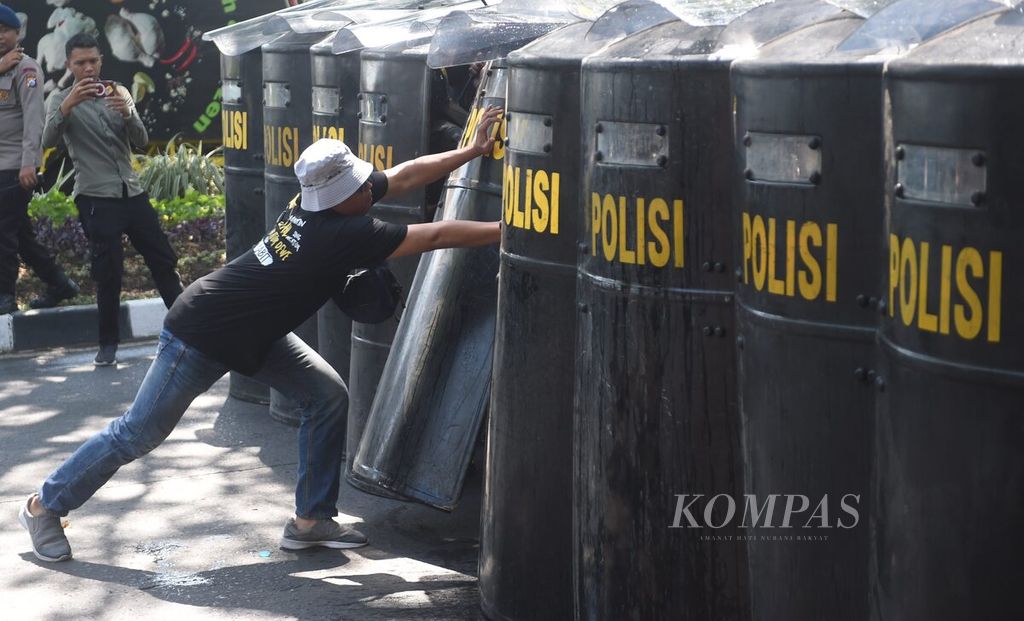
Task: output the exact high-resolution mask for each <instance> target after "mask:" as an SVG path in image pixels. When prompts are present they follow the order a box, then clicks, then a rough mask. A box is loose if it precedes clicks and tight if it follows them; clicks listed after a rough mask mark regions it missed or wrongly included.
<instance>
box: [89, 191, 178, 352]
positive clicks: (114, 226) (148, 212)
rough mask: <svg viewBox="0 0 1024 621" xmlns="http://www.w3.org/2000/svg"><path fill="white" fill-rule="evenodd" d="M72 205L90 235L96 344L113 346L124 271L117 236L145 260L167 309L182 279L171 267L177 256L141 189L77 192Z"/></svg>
mask: <svg viewBox="0 0 1024 621" xmlns="http://www.w3.org/2000/svg"><path fill="white" fill-rule="evenodd" d="M75 205H76V206H77V207H78V218H79V220H80V221H81V223H82V228H83V229H84V230H85V235H86V237H88V238H89V254H90V258H91V259H92V268H91V272H90V273H91V275H92V279H93V281H95V282H96V306H97V309H98V310H99V316H100V326H99V331H100V345H116V344H117V343H118V341H119V340H120V339H119V336H118V311H119V308H120V305H121V278H122V276H123V275H124V249H123V247H122V246H121V235H122V234H126V235H128V240H129V241H130V242H131V243H132V246H134V247H135V249H136V250H138V251H139V254H141V255H142V258H143V259H144V260H145V261H146V265H147V266H148V267H149V271H150V273H152V274H153V280H154V282H155V283H156V288H157V291H159V292H160V297H161V298H163V300H164V304H165V305H166V306H167V308H170V307H171V304H173V303H174V300H175V299H177V297H178V294H179V293H181V279H180V278H179V277H178V272H177V271H176V270H175V268H176V266H177V264H178V256H177V255H176V254H175V253H174V249H173V248H171V244H170V242H168V241H167V236H166V235H164V232H163V231H162V230H161V229H160V221H159V219H158V218H157V214H156V211H155V210H154V209H153V206H152V205H151V204H150V203H149V195H148V194H146V193H145V192H143V193H142V194H139V195H138V196H132V197H125V198H97V197H93V196H85V195H82V194H79V195H78V196H77V197H76V198H75Z"/></svg>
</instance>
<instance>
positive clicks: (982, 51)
mask: <svg viewBox="0 0 1024 621" xmlns="http://www.w3.org/2000/svg"><path fill="white" fill-rule="evenodd" d="M929 10H931V7H929ZM936 10H938V9H936ZM886 96H887V104H888V105H887V107H886V110H885V136H886V143H885V154H886V164H887V190H888V191H887V193H886V209H885V216H886V230H885V236H884V238H883V239H882V240H881V243H882V245H883V248H884V252H885V257H886V260H885V263H884V264H883V266H882V271H881V272H880V273H879V274H878V279H879V280H880V281H881V282H883V283H885V284H884V286H883V288H882V289H883V291H882V301H883V302H884V308H883V311H884V312H883V313H882V314H881V318H882V332H881V338H880V342H881V350H882V356H881V362H882V364H881V368H880V370H879V376H878V389H879V390H881V391H882V392H880V393H879V394H878V397H877V400H878V410H877V411H878V423H877V427H876V432H875V443H876V449H877V452H878V455H877V475H876V477H875V482H876V488H877V495H876V497H875V498H874V506H873V508H872V520H871V523H872V530H873V532H874V533H875V540H874V542H873V544H874V545H873V547H872V549H873V553H874V559H873V560H874V562H873V564H872V574H873V576H874V580H875V583H874V584H873V588H872V596H873V601H872V602H871V609H872V611H873V616H872V618H874V619H933V620H936V621H943V620H947V619H949V620H952V619H967V618H971V619H1021V618H1024V599H1022V598H1021V597H1020V585H1022V584H1024V565H1022V564H1021V559H1020V553H1021V551H1022V550H1024V530H1022V529H1021V524H1022V523H1024V494H1022V490H1024V451H1022V450H1021V447H1022V446H1024V424H1022V419H1021V414H1022V404H1024V314H1020V313H1017V312H1015V310H1014V309H1018V308H1021V307H1022V305H1024V287H1022V286H1021V285H1022V280H1021V276H1020V274H1021V272H1018V271H1017V270H1018V269H1021V270H1022V271H1024V245H1022V244H1021V240H1022V239H1024V211H1022V209H1021V207H1022V206H1024V186H1022V185H1021V178H1022V174H1024V173H1022V171H1024V151H1022V150H1021V148H1020V143H1019V142H1018V140H1024V116H1022V115H1021V113H1020V102H1021V101H1024V18H1022V15H1021V13H1020V11H1019V10H1011V11H1007V12H1004V13H1000V14H996V15H988V16H986V17H983V18H982V19H980V20H978V21H976V22H974V23H971V24H969V25H967V26H964V27H961V28H959V29H957V30H954V31H952V32H950V33H949V34H946V35H944V36H942V37H939V38H936V39H934V40H933V41H931V42H929V43H926V44H924V45H922V46H920V47H918V48H917V49H916V50H914V51H913V52H911V53H909V54H907V55H906V56H905V57H903V58H901V59H897V60H894V61H892V62H891V63H890V64H889V65H888V69H887V75H886Z"/></svg>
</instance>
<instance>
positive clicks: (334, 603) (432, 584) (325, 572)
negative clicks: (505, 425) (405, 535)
mask: <svg viewBox="0 0 1024 621" xmlns="http://www.w3.org/2000/svg"><path fill="white" fill-rule="evenodd" d="M20 556H21V558H22V559H24V560H25V561H27V562H30V563H34V564H37V565H39V566H41V567H44V568H46V569H49V570H51V571H53V572H59V573H62V574H66V575H68V576H73V577H76V578H81V579H86V580H96V581H100V582H105V583H111V584H116V585H120V586H123V587H127V588H131V589H138V590H140V591H143V592H145V593H146V594H148V595H150V596H151V597H155V598H157V599H160V600H163V601H167V602H172V603H178V604H185V605H189V606H200V607H210V608H223V609H226V610H233V611H241V610H252V611H260V612H266V613H271V614H275V615H280V616H282V617H289V618H291V617H294V618H297V619H300V620H310V621H312V620H322V619H337V620H349V619H352V620H363V619H366V620H372V619H396V620H400V619H419V620H420V621H423V620H425V619H476V618H477V615H476V614H472V615H467V612H466V611H467V609H471V607H469V606H467V599H472V600H475V598H476V581H475V580H471V579H452V577H451V575H447V576H433V577H432V576H425V577H423V579H422V580H421V581H418V582H410V581H407V580H405V579H403V578H401V577H400V576H395V575H392V574H386V573H376V574H362V575H353V574H345V573H343V572H338V571H336V570H338V569H339V568H341V567H343V566H344V565H346V564H348V563H349V559H348V557H346V556H345V555H344V554H343V553H339V552H338V551H332V550H316V551H311V552H308V553H304V554H301V555H297V556H296V558H294V559H292V560H282V561H268V562H261V563H254V564H247V565H238V566H232V567H221V568H217V569H212V570H207V571H201V572H196V573H186V572H180V573H179V572H155V571H145V570H140V569H131V568H126V567H118V566H115V565H104V564H101V563H93V562H88V561H77V560H73V561H69V562H65V563H42V562H40V561H38V560H36V559H35V557H34V556H33V555H32V554H31V553H30V552H24V553H21V554H20ZM297 596H298V597H297ZM297 601H300V602H301V603H299V604H297V603H296V602H297ZM82 605H85V602H77V603H76V614H77V615H78V616H79V618H97V619H98V618H103V617H104V614H103V612H104V611H103V610H102V609H94V610H87V609H83V608H81V606H82ZM97 605H98V607H102V606H103V605H104V603H102V602H97Z"/></svg>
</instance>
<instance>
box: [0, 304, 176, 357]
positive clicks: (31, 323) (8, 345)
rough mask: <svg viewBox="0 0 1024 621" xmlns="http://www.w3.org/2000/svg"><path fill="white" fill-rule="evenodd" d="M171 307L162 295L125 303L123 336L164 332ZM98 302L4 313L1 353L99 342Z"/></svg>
mask: <svg viewBox="0 0 1024 621" xmlns="http://www.w3.org/2000/svg"><path fill="white" fill-rule="evenodd" d="M166 314H167V309H166V308H165V307H164V302H163V300H161V299H160V298H150V299H147V300H130V301H128V302H122V303H121V309H120V330H121V334H120V337H121V340H122V341H127V340H130V339H139V338H149V337H154V336H156V335H158V334H160V329H161V328H162V327H163V323H164V315H166ZM98 323H99V316H98V312H97V310H96V305H95V304H84V305H82V306H59V307H57V308H46V309H42V310H29V311H24V312H18V313H12V314H10V315H0V353H4V352H11V351H26V350H29V349H45V348H50V347H66V346H72V345H87V344H95V343H97V342H98V340H99V332H98V329H99V325H98Z"/></svg>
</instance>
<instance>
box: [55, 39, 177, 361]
mask: <svg viewBox="0 0 1024 621" xmlns="http://www.w3.org/2000/svg"><path fill="white" fill-rule="evenodd" d="M65 51H66V53H67V57H68V59H67V68H68V70H69V71H70V72H71V74H72V75H73V76H74V78H75V82H74V84H72V85H71V86H70V87H68V88H66V89H64V90H63V91H58V92H56V93H54V94H53V95H52V96H51V97H50V100H49V103H48V104H47V109H46V127H45V129H44V130H43V147H53V146H56V145H57V141H58V140H61V139H63V140H64V143H65V144H66V145H67V149H68V155H69V156H70V157H71V161H72V162H73V163H74V165H75V171H76V173H77V174H76V177H75V189H74V198H75V206H76V207H78V217H79V219H80V220H81V222H82V228H83V229H84V230H85V235H86V237H88V238H89V251H90V257H91V260H92V267H91V274H92V277H93V280H95V281H96V306H97V307H98V310H99V341H100V350H99V353H97V354H96V359H95V361H94V364H96V366H108V365H113V364H116V363H117V345H118V343H119V341H120V338H119V334H120V330H119V326H118V311H119V308H120V303H121V278H122V275H123V273H124V253H123V250H122V246H121V236H122V235H123V234H127V235H128V240H129V241H130V242H131V243H132V246H134V247H135V249H136V250H138V251H139V254H141V255H142V258H143V259H145V261H146V265H147V266H148V267H149V270H150V272H151V273H152V275H153V280H154V281H155V282H156V288H157V290H158V291H159V292H160V297H162V298H163V301H164V304H165V305H167V307H168V308H170V307H171V304H173V303H174V300H175V299H176V298H177V297H178V294H180V293H181V290H182V289H181V279H180V278H179V277H178V273H177V271H176V267H177V265H178V257H177V255H176V254H175V253H174V250H173V249H172V248H171V244H170V242H168V241H167V236H166V235H164V232H163V231H162V230H161V229H160V221H159V219H158V218H157V214H156V211H155V210H154V209H153V206H152V205H151V204H150V202H149V195H147V194H146V192H145V191H144V190H143V189H142V186H141V185H140V184H139V179H138V176H137V175H136V174H135V171H134V170H133V169H132V163H131V149H132V147H143V146H145V145H146V143H147V142H149V135H148V134H147V132H146V127H145V125H143V123H142V119H141V118H140V117H139V113H138V111H137V110H136V109H135V103H134V102H133V101H132V97H131V94H129V92H128V89H126V88H125V87H124V86H122V85H120V84H115V83H110V82H108V81H104V80H100V69H101V68H102V66H103V56H102V55H101V54H100V50H99V43H97V41H96V39H95V38H94V37H92V36H91V35H88V34H85V33H80V34H76V35H75V36H73V37H71V38H70V39H68V41H67V44H66V45H65Z"/></svg>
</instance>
